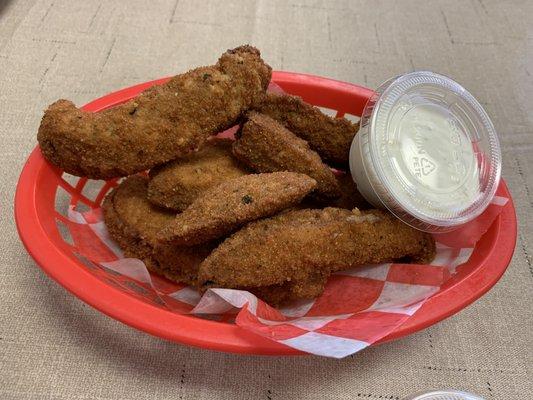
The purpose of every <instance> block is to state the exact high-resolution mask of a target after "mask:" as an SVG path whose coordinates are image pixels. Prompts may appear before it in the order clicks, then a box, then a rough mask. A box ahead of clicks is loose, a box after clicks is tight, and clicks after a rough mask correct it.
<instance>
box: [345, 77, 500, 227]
mask: <svg viewBox="0 0 533 400" xmlns="http://www.w3.org/2000/svg"><path fill="white" fill-rule="evenodd" d="M350 170H351V172H352V176H353V178H354V180H355V182H356V183H357V186H358V189H359V191H360V192H361V194H362V195H363V196H364V197H365V198H366V199H367V200H368V201H369V202H370V203H372V204H374V205H375V206H377V207H384V208H388V209H389V210H390V211H391V212H393V213H394V214H395V215H396V216H398V217H399V218H400V219H402V220H404V222H406V223H408V224H410V225H412V226H414V227H416V228H419V229H422V230H426V231H430V232H438V231H446V230H452V229H454V228H456V227H458V226H460V225H462V224H464V223H465V222H468V221H470V220H471V219H473V218H475V217H476V216H478V215H479V214H480V213H481V212H482V211H483V210H484V209H485V208H486V207H487V205H488V204H489V202H490V200H491V199H492V197H493V196H494V193H495V191H496V188H497V185H498V181H499V177H500V171H501V155H500V148H499V142H498V138H497V136H496V132H495V131H494V127H493V126H492V123H491V122H490V119H489V118H488V116H487V115H486V113H485V111H484V110H483V108H482V107H481V105H479V103H478V102H477V101H476V100H475V99H474V98H473V97H472V95H470V94H469V93H468V92H467V91H466V90H465V89H464V88H462V87H461V86H460V85H459V84H457V83H456V82H454V81H452V80H451V79H449V78H446V77H443V76H441V75H437V74H434V73H431V72H414V73H410V74H407V75H403V76H400V77H397V78H395V79H392V80H390V81H388V82H386V83H385V84H384V85H382V86H381V87H380V88H379V89H378V90H377V91H376V93H375V95H374V96H373V97H372V98H371V99H370V100H369V102H368V103H367V105H366V106H365V110H364V112H363V116H362V117H361V128H360V131H359V133H358V134H357V135H356V137H355V139H354V142H353V143H352V148H351V150H350Z"/></svg>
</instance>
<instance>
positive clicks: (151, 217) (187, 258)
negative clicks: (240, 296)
mask: <svg viewBox="0 0 533 400" xmlns="http://www.w3.org/2000/svg"><path fill="white" fill-rule="evenodd" d="M147 186H148V179H147V178H145V177H142V176H131V177H129V178H126V179H125V180H124V181H123V182H122V183H121V184H120V185H119V186H118V187H117V188H115V189H114V190H113V191H112V192H111V193H110V194H109V195H108V196H107V197H106V198H105V200H104V203H103V205H102V209H103V213H104V221H105V224H106V226H107V229H108V231H109V234H110V235H111V237H112V238H113V239H114V240H115V241H116V242H117V244H118V245H119V247H120V248H121V249H122V250H123V251H124V255H125V256H126V257H133V258H138V259H140V260H142V261H143V262H144V264H145V265H146V267H147V268H148V269H149V270H150V271H152V272H155V273H157V274H160V275H163V276H165V277H167V278H168V279H170V280H173V281H176V282H183V283H187V284H189V285H195V284H196V282H197V276H198V267H199V265H200V262H201V261H202V260H203V259H204V258H205V257H206V256H207V255H208V254H209V253H210V251H211V250H212V248H213V246H214V245H202V246H195V247H179V246H160V245H157V244H155V242H156V241H155V237H156V234H157V232H159V231H160V230H161V229H163V228H164V227H165V226H166V225H168V224H169V223H171V222H172V221H173V220H174V217H175V214H174V213H171V212H168V211H165V210H162V209H160V208H157V207H155V206H153V205H152V204H151V203H150V202H149V201H148V200H147V199H146V192H147Z"/></svg>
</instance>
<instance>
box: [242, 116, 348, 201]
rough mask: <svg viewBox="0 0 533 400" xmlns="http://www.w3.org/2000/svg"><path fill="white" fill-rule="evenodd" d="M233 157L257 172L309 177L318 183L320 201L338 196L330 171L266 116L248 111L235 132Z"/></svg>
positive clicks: (317, 157) (287, 131) (284, 129)
mask: <svg viewBox="0 0 533 400" xmlns="http://www.w3.org/2000/svg"><path fill="white" fill-rule="evenodd" d="M233 154H234V155H235V157H237V158H238V159H239V160H241V161H242V162H243V163H245V164H246V165H248V166H249V167H250V168H253V169H254V170H256V171H257V172H274V171H292V172H299V173H302V174H306V175H309V176H310V177H311V178H313V179H315V180H316V182H317V188H316V194H317V196H318V197H320V198H321V199H334V198H337V197H339V196H340V190H339V185H338V183H337V180H336V179H335V175H334V174H333V172H332V171H331V169H330V168H329V167H328V166H327V165H326V164H324V163H323V162H322V160H321V159H320V156H319V155H318V154H317V153H316V152H314V151H313V150H311V149H310V148H309V146H308V144H307V143H306V142H305V140H302V139H300V138H298V137H297V136H296V135H294V134H293V133H292V132H290V131H289V130H288V129H286V128H285V127H284V126H283V125H281V124H280V123H278V122H277V121H275V120H273V119H272V118H270V117H269V116H267V115H263V114H259V113H255V112H251V113H249V114H248V120H247V121H246V123H245V124H244V125H243V126H242V129H241V130H240V131H239V132H238V133H237V140H236V141H235V143H234V144H233Z"/></svg>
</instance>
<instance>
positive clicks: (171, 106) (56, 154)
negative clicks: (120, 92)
mask: <svg viewBox="0 0 533 400" xmlns="http://www.w3.org/2000/svg"><path fill="white" fill-rule="evenodd" d="M270 77H271V68H270V67H269V66H268V65H267V64H265V63H264V62H263V60H262V59H261V55H260V53H259V51H258V50H257V49H256V48H254V47H251V46H241V47H237V48H236V49H233V50H228V51H227V52H226V53H224V54H223V55H222V56H221V57H220V59H219V60H218V63H217V64H216V65H214V66H209V67H200V68H196V69H194V70H191V71H189V72H187V73H184V74H181V75H177V76H175V77H173V78H172V79H170V80H169V81H168V82H167V83H165V84H162V85H156V86H152V87H151V88H149V89H147V90H145V91H144V92H142V93H141V94H140V95H139V96H137V97H136V98H134V99H132V100H130V101H128V102H126V103H124V104H122V105H118V106H116V107H113V108H110V109H107V110H104V111H101V112H98V113H92V112H86V111H83V110H82V109H79V108H76V106H75V105H74V104H73V103H72V102H70V101H68V100H58V101H56V102H55V103H53V104H51V105H50V106H49V107H48V109H47V110H46V111H45V113H44V116H43V118H42V121H41V125H40V127H39V131H38V134H37V139H38V141H39V145H40V147H41V151H42V154H43V155H44V157H45V158H46V159H47V160H48V161H49V162H50V163H52V164H53V165H55V166H57V167H60V168H62V169H63V170H64V171H65V172H68V173H69V174H73V175H77V176H85V177H89V178H92V179H108V178H112V177H118V176H127V175H131V174H134V173H137V172H141V171H144V170H147V169H150V168H152V167H154V166H156V165H159V164H162V163H164V162H167V161H170V160H174V159H176V158H178V157H181V156H183V155H185V154H187V153H189V152H191V151H193V150H195V149H198V148H199V147H201V146H202V145H203V144H204V142H205V141H206V139H207V138H208V137H209V136H210V135H213V134H216V133H218V132H220V131H222V130H224V129H227V128H229V127H231V126H233V125H234V124H235V123H236V122H237V120H238V119H239V118H240V117H241V115H242V114H243V113H244V112H245V111H246V110H248V108H250V107H251V106H252V104H254V103H256V102H258V101H259V100H260V99H261V98H262V97H263V96H264V95H265V90H266V88H267V86H268V83H269V81H270Z"/></svg>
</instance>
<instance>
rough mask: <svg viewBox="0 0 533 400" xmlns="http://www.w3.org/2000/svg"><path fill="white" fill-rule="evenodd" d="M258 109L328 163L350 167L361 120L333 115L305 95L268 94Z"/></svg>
mask: <svg viewBox="0 0 533 400" xmlns="http://www.w3.org/2000/svg"><path fill="white" fill-rule="evenodd" d="M256 109H257V111H259V112H261V113H263V114H267V115H269V116H270V117H272V118H274V119H275V120H276V121H278V122H281V123H282V124H283V125H285V127H286V128H287V129H289V130H290V131H291V132H292V133H294V134H295V135H296V136H299V137H301V138H302V139H304V140H306V141H307V142H308V143H309V145H310V146H311V148H312V149H313V150H315V151H316V152H317V153H318V154H320V156H321V157H322V159H323V160H324V161H325V162H327V163H328V164H330V165H332V166H335V167H339V168H342V169H348V168H347V167H348V155H349V153H350V146H351V144H352V139H353V137H354V136H355V134H356V133H357V131H358V130H359V124H358V123H357V124H354V123H352V122H351V121H349V120H348V119H346V118H332V117H330V116H329V115H326V114H324V113H322V111H320V109H318V108H317V107H313V106H312V105H310V104H307V103H305V102H304V101H303V100H302V99H301V98H299V97H296V96H291V95H286V94H284V95H280V94H275V93H268V94H267V96H266V98H265V100H264V101H263V102H262V103H261V104H260V105H259V106H258V107H257V108H256Z"/></svg>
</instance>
